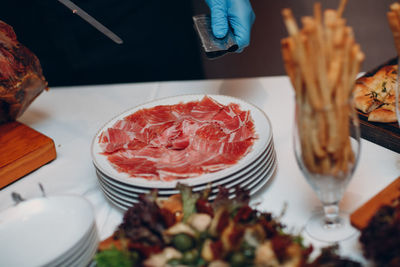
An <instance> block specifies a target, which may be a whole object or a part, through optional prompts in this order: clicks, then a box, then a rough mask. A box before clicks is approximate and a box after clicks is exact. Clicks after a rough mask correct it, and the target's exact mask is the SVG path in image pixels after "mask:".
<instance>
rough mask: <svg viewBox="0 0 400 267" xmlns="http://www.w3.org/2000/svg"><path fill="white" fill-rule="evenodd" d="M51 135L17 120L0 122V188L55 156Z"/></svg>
mask: <svg viewBox="0 0 400 267" xmlns="http://www.w3.org/2000/svg"><path fill="white" fill-rule="evenodd" d="M56 155H57V154H56V148H55V145H54V142H53V140H52V139H51V138H49V137H47V136H45V135H44V134H42V133H39V132H37V131H35V130H34V129H32V128H30V127H28V126H26V125H24V124H22V123H20V122H17V121H13V122H7V123H4V124H0V189H1V188H4V187H5V186H7V185H9V184H11V183H12V182H14V181H16V180H18V179H20V178H22V177H23V176H24V175H26V174H28V173H30V172H32V171H34V170H36V169H37V168H39V167H41V166H43V165H44V164H46V163H48V162H50V161H52V160H53V159H55V158H56Z"/></svg>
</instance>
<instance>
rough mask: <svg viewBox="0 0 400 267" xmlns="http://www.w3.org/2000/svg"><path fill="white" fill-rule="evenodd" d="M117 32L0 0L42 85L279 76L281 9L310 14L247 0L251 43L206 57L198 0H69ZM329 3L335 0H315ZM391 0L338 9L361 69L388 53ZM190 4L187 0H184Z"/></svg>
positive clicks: (57, 6) (49, 3) (34, 4)
mask: <svg viewBox="0 0 400 267" xmlns="http://www.w3.org/2000/svg"><path fill="white" fill-rule="evenodd" d="M73 2H75V3H76V4H78V5H79V6H80V7H81V8H83V9H84V10H86V11H87V12H88V13H89V14H91V15H93V16H94V17H95V18H97V19H98V20H99V21H100V22H102V23H103V24H105V25H106V26H107V27H109V28H110V29H111V30H112V31H114V32H115V33H116V34H118V35H120V37H122V39H124V44H123V45H122V46H119V45H117V44H115V43H113V42H112V41H110V40H109V39H108V38H107V37H105V36H104V35H102V34H101V33H99V32H98V31H97V30H95V29H94V28H93V27H91V26H90V25H88V24H87V23H86V22H85V21H83V20H82V19H81V18H79V17H78V16H76V15H73V14H72V12H71V11H70V10H69V9H67V8H66V7H64V6H63V5H62V4H61V3H59V2H58V1H57V0H3V1H2V5H1V8H0V20H3V21H5V22H6V23H8V24H10V25H11V26H13V27H14V29H15V32H16V34H17V37H18V39H19V40H20V41H21V43H23V44H24V45H26V46H27V47H28V48H30V49H31V50H32V51H33V52H34V53H35V54H36V55H37V56H38V57H39V60H40V61H41V63H42V67H43V70H44V74H45V76H46V78H47V80H48V81H49V85H50V86H62V85H78V84H96V83H97V84H101V83H125V82H144V81H165V80H192V79H215V78H240V77H258V76H272V75H285V71H284V68H283V63H282V58H281V51H280V40H281V39H282V38H284V37H286V36H287V32H286V29H285V28H284V24H283V20H282V16H281V10H282V9H283V8H285V7H290V8H291V9H292V10H293V13H294V14H295V16H296V17H297V19H299V18H300V17H301V16H306V15H312V9H313V4H314V3H315V1H311V0H279V1H274V0H251V3H252V6H253V9H254V12H255V14H256V20H255V24H254V26H253V29H252V37H251V44H250V46H249V47H247V48H246V49H245V50H244V51H243V52H242V53H240V54H236V53H232V54H228V55H226V56H224V57H222V58H219V59H215V60H209V59H207V58H206V57H205V55H204V54H203V52H202V51H200V44H199V42H198V40H197V37H196V34H195V32H194V29H193V25H192V20H191V17H192V15H196V14H202V13H209V9H208V7H207V5H206V4H205V1H204V0H175V1H165V0H73ZM320 2H321V4H322V7H323V8H337V6H338V4H339V0H321V1H320ZM393 2H395V1H394V0H349V1H348V5H347V7H346V9H345V12H344V17H345V18H346V19H347V21H348V25H350V26H352V27H353V29H354V32H355V39H356V41H357V42H358V43H359V44H360V45H361V48H362V50H363V52H364V53H365V55H366V59H365V61H364V64H363V66H362V71H368V70H371V69H373V68H374V67H375V66H377V65H380V64H381V63H383V62H385V61H387V60H388V59H390V58H393V57H394V56H395V55H396V52H395V49H394V41H393V38H392V35H391V32H390V28H389V25H388V22H387V19H386V12H387V11H388V10H389V6H390V4H391V3H393ZM190 4H191V5H190Z"/></svg>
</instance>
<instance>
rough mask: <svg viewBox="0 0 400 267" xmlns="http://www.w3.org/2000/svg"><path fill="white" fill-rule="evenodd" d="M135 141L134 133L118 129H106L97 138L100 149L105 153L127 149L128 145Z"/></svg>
mask: <svg viewBox="0 0 400 267" xmlns="http://www.w3.org/2000/svg"><path fill="white" fill-rule="evenodd" d="M134 140H137V139H135V133H134V132H127V131H124V130H120V129H115V128H108V129H107V130H105V131H104V132H102V133H101V135H100V138H99V144H100V147H101V148H102V149H103V151H104V152H106V153H112V152H114V151H117V150H120V149H122V148H124V147H126V148H127V146H128V144H129V143H131V142H133V141H134Z"/></svg>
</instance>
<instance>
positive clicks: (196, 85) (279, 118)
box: [0, 76, 400, 261]
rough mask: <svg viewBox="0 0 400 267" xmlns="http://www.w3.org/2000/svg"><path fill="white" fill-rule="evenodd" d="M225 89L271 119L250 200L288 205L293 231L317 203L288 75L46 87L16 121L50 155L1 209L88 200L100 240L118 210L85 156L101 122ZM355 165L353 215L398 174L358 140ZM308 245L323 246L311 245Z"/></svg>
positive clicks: (354, 248)
mask: <svg viewBox="0 0 400 267" xmlns="http://www.w3.org/2000/svg"><path fill="white" fill-rule="evenodd" d="M198 93H206V94H224V95H230V96H234V97H239V98H241V99H243V100H246V101H248V102H251V103H253V104H255V105H256V106H258V107H260V108H261V109H263V110H264V111H265V112H266V114H267V115H268V117H269V119H270V120H271V123H272V128H273V138H274V144H275V149H276V153H277V158H278V170H277V172H276V174H275V176H274V177H273V178H272V179H271V181H270V182H269V183H268V184H267V185H266V186H264V187H263V188H262V189H261V190H260V191H259V192H258V193H257V194H256V195H254V197H253V198H252V203H253V204H257V205H258V208H259V209H261V210H264V211H270V212H273V213H274V214H276V215H277V214H279V213H280V212H281V210H282V208H283V206H284V204H285V203H287V204H288V208H287V211H286V214H285V216H284V217H283V222H284V223H285V224H286V225H287V226H288V228H289V229H291V230H292V231H294V232H299V231H301V229H302V226H303V225H304V224H305V223H306V221H307V220H308V218H309V217H310V216H311V214H312V212H313V211H315V210H316V209H318V208H321V204H320V202H319V200H318V199H317V198H316V195H315V194H314V192H313V191H312V189H311V188H310V186H309V185H308V184H307V182H306V180H305V179H304V177H303V176H302V174H301V172H300V170H299V168H298V166H297V164H296V161H295V157H294V152H293V143H292V128H293V127H292V125H293V115H294V102H293V96H294V94H293V90H292V87H291V85H290V83H289V80H288V79H287V77H283V76H281V77H261V78H250V79H249V78H247V79H231V80H206V81H183V82H155V83H137V84H116V85H101V86H79V87H60V88H51V89H50V91H48V92H43V93H42V95H40V96H39V97H38V98H37V99H36V100H35V101H34V102H33V104H32V105H31V106H30V107H29V108H28V110H27V111H26V112H25V114H24V115H23V116H22V117H21V118H20V119H19V121H20V122H22V123H25V124H27V125H28V126H30V127H32V128H34V129H35V130H37V131H39V132H41V133H43V134H45V135H47V136H49V137H50V138H52V139H53V140H54V142H55V145H56V149H57V158H56V159H55V160H54V161H52V162H51V163H49V164H47V165H45V166H43V167H41V168H40V169H38V170H36V171H34V172H32V173H30V174H29V175H27V176H25V177H24V178H22V179H20V180H19V181H17V182H15V183H13V184H12V185H10V186H8V187H6V188H4V189H3V190H1V191H0V210H3V209H6V208H8V207H10V206H12V205H13V201H12V199H11V192H13V191H16V192H18V193H20V194H21V195H22V196H23V197H24V198H28V199H29V198H33V197H37V196H41V192H40V189H39V187H38V183H39V182H40V183H42V185H43V186H44V188H45V191H46V193H47V194H48V195H57V194H64V193H68V194H78V195H82V196H84V197H85V198H87V199H88V200H89V201H90V202H91V203H92V205H93V208H94V211H95V215H96V222H97V227H98V229H99V232H100V238H101V239H105V238H106V237H108V236H109V235H111V234H112V232H113V231H114V229H115V227H116V226H117V225H118V224H119V223H120V222H121V219H122V216H123V212H121V211H120V210H118V209H117V208H115V207H114V206H113V205H112V204H110V203H109V202H107V200H106V199H105V197H104V196H103V194H102V192H101V190H100V187H99V185H98V181H97V177H96V174H95V171H94V167H93V165H92V161H91V156H90V144H91V142H92V139H93V137H94V135H95V134H96V132H97V131H98V130H99V129H100V128H101V127H102V125H103V124H105V123H106V122H107V121H108V120H110V119H111V118H113V117H114V116H115V115H118V114H120V113H122V112H123V111H125V110H128V109H130V108H132V107H134V106H136V105H139V104H142V103H144V102H148V101H151V100H154V99H158V98H162V97H167V96H173V95H180V94H198ZM361 149H362V151H361V157H360V160H359V165H358V167H357V170H356V172H355V174H354V177H353V179H352V181H351V182H350V185H349V186H348V188H347V190H346V193H345V196H344V198H343V201H342V202H341V209H343V210H346V211H348V212H352V211H353V210H355V209H356V208H358V207H359V206H360V205H361V204H363V203H364V202H365V201H367V200H368V199H369V198H371V197H372V196H373V195H375V194H376V193H377V192H379V191H380V190H382V189H383V188H384V187H385V186H387V185H388V184H389V183H390V182H392V181H393V180H394V179H395V178H396V177H398V176H399V175H400V154H398V153H395V152H393V151H390V150H388V149H386V148H383V147H381V146H378V145H376V144H374V143H371V142H369V141H366V140H363V141H362V148H361ZM313 244H314V245H315V246H317V247H318V246H320V245H323V244H317V243H315V242H314V243H313ZM340 245H341V253H343V254H344V255H349V256H351V257H352V258H354V259H356V260H361V261H364V260H363V258H362V253H361V250H360V245H359V243H358V236H355V237H354V238H352V239H349V240H347V241H345V242H341V244H340Z"/></svg>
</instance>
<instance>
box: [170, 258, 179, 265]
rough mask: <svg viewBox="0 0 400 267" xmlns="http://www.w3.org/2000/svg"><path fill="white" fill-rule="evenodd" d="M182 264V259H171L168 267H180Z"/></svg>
mask: <svg viewBox="0 0 400 267" xmlns="http://www.w3.org/2000/svg"><path fill="white" fill-rule="evenodd" d="M180 264H181V260H180V259H170V260H169V261H168V265H170V266H178V265H180Z"/></svg>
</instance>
